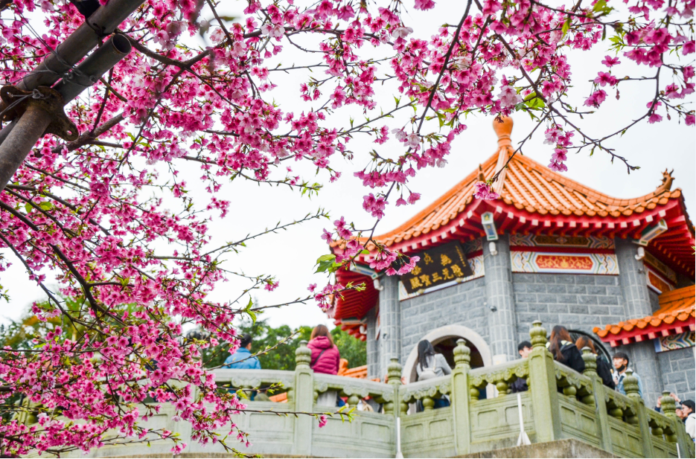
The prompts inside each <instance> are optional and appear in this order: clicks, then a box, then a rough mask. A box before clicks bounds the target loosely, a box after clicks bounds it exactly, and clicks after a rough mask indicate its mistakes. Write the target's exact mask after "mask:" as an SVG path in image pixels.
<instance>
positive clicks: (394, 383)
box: [384, 357, 408, 457]
mask: <svg viewBox="0 0 696 459" xmlns="http://www.w3.org/2000/svg"><path fill="white" fill-rule="evenodd" d="M401 371H402V367H401V364H400V363H399V359H397V358H395V357H393V358H392V359H391V361H390V363H389V366H387V377H388V378H389V381H388V384H389V385H390V386H391V387H392V388H393V390H394V392H393V393H392V396H393V397H394V398H393V399H392V401H387V403H386V404H385V405H384V414H386V415H393V416H394V432H395V434H394V439H396V438H404V437H403V435H402V434H403V432H398V434H397V432H396V429H398V428H399V422H397V419H398V418H399V417H402V416H406V410H407V409H408V406H407V405H406V402H404V401H403V400H401V398H402V397H401V390H399V389H400V388H401V386H402V382H401ZM396 452H397V446H396V444H394V454H396ZM401 457H403V456H401Z"/></svg>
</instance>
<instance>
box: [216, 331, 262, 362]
mask: <svg viewBox="0 0 696 459" xmlns="http://www.w3.org/2000/svg"><path fill="white" fill-rule="evenodd" d="M251 341H252V338H251V335H249V334H246V335H242V339H241V340H240V343H239V349H237V351H236V352H235V353H234V354H232V355H230V356H229V357H227V359H225V363H224V366H223V368H231V369H235V370H260V369H261V362H259V359H258V358H257V357H256V356H255V355H251Z"/></svg>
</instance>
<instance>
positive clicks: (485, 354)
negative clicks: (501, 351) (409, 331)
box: [404, 325, 493, 383]
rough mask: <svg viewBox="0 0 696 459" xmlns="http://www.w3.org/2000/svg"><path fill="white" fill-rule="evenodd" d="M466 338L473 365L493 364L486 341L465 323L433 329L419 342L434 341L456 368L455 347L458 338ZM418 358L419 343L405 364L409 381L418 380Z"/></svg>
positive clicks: (437, 349) (477, 366)
mask: <svg viewBox="0 0 696 459" xmlns="http://www.w3.org/2000/svg"><path fill="white" fill-rule="evenodd" d="M460 338H464V339H465V340H466V343H467V346H469V348H470V349H471V366H472V368H479V367H482V366H490V365H493V356H492V354H491V350H490V348H489V347H488V344H487V343H486V341H485V340H484V339H483V338H482V337H481V335H479V334H478V333H476V332H475V331H474V330H472V329H470V328H468V327H465V326H463V325H446V326H444V327H440V328H436V329H435V330H432V331H431V332H429V333H428V334H426V335H425V336H423V337H422V338H421V339H419V340H418V342H420V341H422V340H424V339H425V340H428V341H430V342H431V343H432V345H433V347H434V348H435V351H436V352H438V353H440V354H442V355H444V356H445V359H447V362H448V363H449V364H450V366H451V367H452V368H454V354H453V351H454V348H455V346H456V345H457V340H458V339H460ZM417 359H418V343H416V344H415V346H413V349H411V352H410V353H409V355H408V358H407V359H406V363H405V364H404V375H405V376H406V377H407V382H409V383H411V382H415V381H416V360H417Z"/></svg>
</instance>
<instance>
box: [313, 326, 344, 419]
mask: <svg viewBox="0 0 696 459" xmlns="http://www.w3.org/2000/svg"><path fill="white" fill-rule="evenodd" d="M307 347H308V348H309V349H310V350H311V351H312V359H311V361H310V363H309V367H310V368H311V369H312V370H313V371H314V372H315V373H323V374H327V375H335V374H338V367H339V365H340V361H341V354H340V352H339V351H338V348H337V347H336V345H335V344H334V342H333V339H332V338H331V334H330V333H329V328H328V327H327V326H326V325H317V326H316V327H314V330H312V335H311V336H310V340H309V343H308V344H307ZM337 403H338V392H337V391H335V390H329V391H326V392H324V393H323V394H321V395H320V396H319V398H317V405H322V406H336V404H337Z"/></svg>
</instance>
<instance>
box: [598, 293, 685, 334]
mask: <svg viewBox="0 0 696 459" xmlns="http://www.w3.org/2000/svg"><path fill="white" fill-rule="evenodd" d="M695 293H696V287H694V286H693V285H691V286H689V287H683V288H680V289H677V290H673V291H671V292H667V293H663V294H662V295H660V309H658V310H657V311H655V312H654V313H653V315H651V316H647V317H643V318H641V319H631V320H627V321H625V322H619V323H618V324H612V325H607V326H606V327H605V328H604V329H600V328H599V327H595V328H594V329H593V331H594V332H595V333H596V334H597V335H598V336H599V337H600V338H601V340H602V341H604V342H610V343H611V344H612V346H618V345H619V344H628V343H629V342H640V341H643V340H645V339H654V338H656V337H659V336H669V335H673V334H677V333H683V332H684V331H686V330H692V331H693V330H694V328H695V322H696V320H695V318H696V313H695V309H696V300H695Z"/></svg>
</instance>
